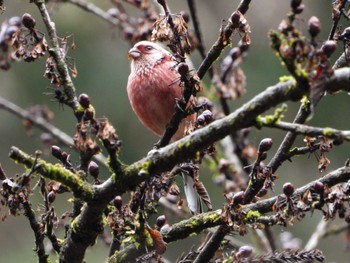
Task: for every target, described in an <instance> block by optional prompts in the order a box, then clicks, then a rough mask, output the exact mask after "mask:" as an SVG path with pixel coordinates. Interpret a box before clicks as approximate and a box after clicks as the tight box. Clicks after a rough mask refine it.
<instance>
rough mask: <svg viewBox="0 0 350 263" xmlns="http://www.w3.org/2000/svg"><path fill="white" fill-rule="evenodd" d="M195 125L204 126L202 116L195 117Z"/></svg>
mask: <svg viewBox="0 0 350 263" xmlns="http://www.w3.org/2000/svg"><path fill="white" fill-rule="evenodd" d="M197 123H198V125H204V124H205V118H204V116H203V115H199V116H198V117H197Z"/></svg>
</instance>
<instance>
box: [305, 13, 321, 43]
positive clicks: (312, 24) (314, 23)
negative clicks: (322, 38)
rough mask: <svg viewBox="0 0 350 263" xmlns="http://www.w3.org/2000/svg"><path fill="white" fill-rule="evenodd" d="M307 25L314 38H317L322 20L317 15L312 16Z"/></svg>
mask: <svg viewBox="0 0 350 263" xmlns="http://www.w3.org/2000/svg"><path fill="white" fill-rule="evenodd" d="M307 25H308V30H309V33H310V36H311V37H312V38H315V37H316V36H317V35H318V34H319V33H320V32H321V22H320V20H319V19H318V18H317V17H316V16H312V17H310V19H309V22H308V23H307Z"/></svg>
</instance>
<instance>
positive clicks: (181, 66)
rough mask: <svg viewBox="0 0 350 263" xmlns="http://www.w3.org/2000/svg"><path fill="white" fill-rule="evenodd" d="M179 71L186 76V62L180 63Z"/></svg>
mask: <svg viewBox="0 0 350 263" xmlns="http://www.w3.org/2000/svg"><path fill="white" fill-rule="evenodd" d="M177 71H178V72H179V74H180V75H181V76H186V75H187V73H188V65H187V64H186V63H184V62H181V63H180V64H179V67H178V69H177Z"/></svg>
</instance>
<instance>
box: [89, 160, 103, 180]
mask: <svg viewBox="0 0 350 263" xmlns="http://www.w3.org/2000/svg"><path fill="white" fill-rule="evenodd" d="M88 171H89V174H90V175H91V176H92V177H94V178H97V177H98V175H99V173H100V169H99V167H98V164H97V163H95V162H94V161H91V162H90V163H89V166H88Z"/></svg>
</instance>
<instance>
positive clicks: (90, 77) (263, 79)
mask: <svg viewBox="0 0 350 263" xmlns="http://www.w3.org/2000/svg"><path fill="white" fill-rule="evenodd" d="M91 2H94V3H95V4H97V5H98V6H100V7H101V8H102V9H104V10H107V9H109V8H110V7H112V5H111V3H110V1H91ZM196 3H197V7H198V16H199V19H200V23H201V28H202V34H203V39H204V42H205V46H206V47H207V48H209V47H210V46H211V45H212V44H213V43H214V41H215V40H216V39H217V36H218V29H219V28H220V25H221V23H222V21H223V20H226V19H227V18H228V17H229V16H230V14H231V13H232V12H233V10H235V8H236V7H237V5H238V3H239V1H232V0H230V1H228V0H218V1H211V0H201V1H198V0H197V1H196ZM304 3H305V11H304V12H303V13H302V14H301V16H300V19H299V21H298V22H297V23H298V26H299V28H300V29H301V30H302V31H303V32H305V34H306V35H307V21H308V19H309V18H310V17H311V16H312V15H314V16H317V17H319V19H320V20H321V23H322V32H321V34H320V36H319V37H318V39H319V41H320V42H322V40H325V39H326V38H327V35H328V33H329V30H330V28H331V26H332V19H331V1H318V0H308V1H304ZM168 4H169V6H170V7H171V10H172V12H173V13H178V12H180V11H182V10H187V5H186V1H174V0H168ZM5 6H6V10H5V11H4V12H3V13H2V14H0V21H4V20H6V19H9V18H10V17H12V16H22V14H23V13H30V14H31V15H32V16H33V17H34V18H35V19H36V21H37V23H38V26H37V28H39V29H40V30H41V31H42V32H44V33H46V31H45V27H44V25H43V24H42V22H41V17H40V14H39V12H38V10H37V8H36V7H35V5H34V4H30V3H29V1H20V0H12V1H5ZM48 6H49V8H50V12H51V14H52V19H53V20H54V21H55V23H56V27H57V30H58V34H59V36H62V37H63V36H65V35H71V34H72V35H73V36H74V41H75V44H76V50H74V51H70V52H69V56H70V57H71V58H72V59H74V62H75V64H76V66H77V70H78V76H77V78H75V79H74V83H75V86H76V88H77V93H78V94H80V93H86V94H88V95H89V96H90V98H91V101H92V103H93V105H94V106H95V108H96V112H97V116H98V117H107V118H109V119H110V120H111V121H112V123H113V125H114V127H115V128H116V129H117V133H118V135H119V137H120V139H121V140H122V142H123V148H122V151H121V154H120V158H121V160H122V161H123V162H125V163H127V164H128V163H132V162H134V161H137V160H139V159H140V158H142V157H144V156H145V155H146V154H147V152H148V151H149V150H150V149H151V148H152V146H153V144H154V143H155V142H156V141H157V139H158V138H157V137H156V136H154V135H153V134H151V133H150V132H149V131H148V130H146V129H145V128H144V127H143V126H142V125H141V124H140V122H139V121H138V120H137V118H136V116H135V115H134V113H133V112H132V109H131V107H130V105H129V101H128V98H127V94H126V84H127V77H128V75H129V61H128V60H127V51H128V50H129V48H130V46H129V45H128V44H127V43H126V42H125V41H123V37H122V35H121V34H122V33H121V32H119V31H118V29H117V28H114V27H112V26H111V25H109V24H107V23H106V22H105V21H103V20H101V19H100V18H98V17H96V16H94V15H92V14H90V13H87V12H85V11H83V10H81V9H79V8H77V7H76V6H74V5H71V4H69V3H63V4H55V3H49V4H48ZM127 10H128V11H129V12H131V14H134V15H136V16H137V15H138V11H137V10H136V9H134V8H132V7H130V6H129V7H128V8H127ZM289 10H290V1H280V0H268V1H267V0H265V1H264V0H261V1H252V3H251V7H250V9H249V11H248V13H247V15H246V17H247V19H248V22H249V24H250V26H251V31H252V32H251V39H252V44H251V46H250V50H249V54H248V56H247V57H246V59H245V61H244V63H243V66H242V67H243V69H244V71H245V74H246V77H247V91H246V93H245V94H244V96H243V97H242V98H241V99H239V100H237V101H234V102H232V103H231V109H232V110H234V109H236V108H238V107H239V106H241V105H242V104H243V103H244V102H246V101H248V100H249V99H251V98H252V97H253V96H254V95H255V94H257V93H259V92H261V91H263V90H264V89H266V88H267V87H268V86H270V85H274V84H275V83H277V82H278V81H279V77H280V76H283V75H286V74H287V72H286V70H285V69H284V68H283V66H281V63H280V61H279V60H278V59H277V58H276V56H275V55H274V54H273V52H272V51H271V49H270V47H269V40H268V37H267V34H268V31H269V30H270V29H277V27H278V25H279V23H280V22H281V20H282V19H284V18H285V16H286V14H287V13H288V12H289ZM348 24H349V22H347V21H344V20H341V25H342V28H345V27H347V26H348ZM190 27H191V25H190ZM236 39H239V38H238V37H235V38H234V43H236V42H237V40H236ZM342 51H343V47H342V46H341V45H340V46H338V52H339V53H340V52H342ZM227 52H228V50H225V54H226V53H227ZM333 57H336V55H335V56H333ZM192 60H193V63H194V65H195V67H198V65H199V63H200V57H199V55H198V54H197V53H196V52H195V53H194V54H193V55H192ZM44 69H45V59H44V58H43V59H40V60H38V61H36V62H33V63H25V62H19V63H13V64H12V66H11V69H10V70H9V71H0V95H1V96H2V97H4V98H6V99H7V100H9V101H12V102H13V103H15V104H17V105H19V106H21V107H23V108H28V107H30V106H33V105H36V104H45V105H47V106H48V107H49V108H50V110H51V111H53V112H54V114H55V117H54V120H53V124H54V125H55V126H57V127H59V128H60V129H62V130H63V131H65V132H66V133H68V134H70V135H73V133H74V127H75V118H74V116H73V114H72V113H71V110H70V109H69V108H67V107H61V106H60V105H59V104H58V103H57V102H55V101H52V100H51V97H49V96H47V95H46V93H48V92H50V85H49V81H48V80H47V79H45V78H44V77H43V74H44ZM205 81H206V82H205V83H204V84H205V85H207V86H210V83H209V82H208V80H205ZM349 100H350V97H349V96H348V95H347V94H337V95H336V96H326V97H325V98H324V99H322V100H321V102H320V103H319V105H318V107H317V110H316V113H315V116H314V118H313V119H312V120H311V121H310V122H309V123H310V125H312V124H313V125H316V126H319V127H326V126H327V127H333V128H337V129H349V120H348V119H347V118H346V117H345V116H350V107H349ZM297 109H298V103H289V104H288V112H287V113H286V114H285V120H286V121H292V119H293V117H294V115H295V113H296V110H297ZM344 117H345V118H344ZM0 123H1V126H0V162H1V164H2V166H3V168H4V169H5V171H6V172H7V174H8V175H9V176H12V175H13V174H16V173H23V172H24V170H23V168H22V167H21V166H17V165H15V164H14V163H13V162H12V161H11V160H10V159H8V153H9V150H10V147H11V146H17V147H19V148H20V149H22V150H24V151H25V152H28V153H34V151H35V150H37V149H40V150H42V151H43V152H44V155H43V158H45V159H47V160H49V161H50V160H51V161H54V160H53V159H52V158H51V157H50V155H49V154H48V152H49V151H48V148H47V146H46V145H45V144H44V143H43V142H42V141H41V139H40V135H41V131H40V130H38V129H35V128H34V129H33V134H32V136H28V135H27V133H26V131H25V129H24V127H23V124H22V120H20V119H18V118H17V117H14V116H13V115H11V114H10V113H8V112H6V111H4V110H0ZM283 135H284V133H283V132H280V131H277V130H272V129H266V128H264V129H262V130H254V131H253V132H252V134H251V136H250V139H251V140H252V142H254V143H255V145H258V143H259V142H260V140H261V139H262V138H264V137H267V136H268V137H271V138H273V140H274V148H273V149H272V150H271V151H270V152H269V153H270V155H271V154H272V153H273V152H274V150H276V149H277V147H278V145H279V143H280V142H281V140H282V138H283ZM296 143H297V145H298V146H301V145H304V143H303V138H302V137H298V139H297V142H296ZM63 148H64V147H63ZM64 149H65V150H66V151H68V152H70V153H71V154H72V158H71V160H72V161H73V162H74V161H76V162H78V158H77V156H76V155H75V153H74V150H73V149H69V148H64ZM327 156H328V158H329V159H330V160H331V162H332V163H331V165H330V166H329V167H328V168H327V171H326V172H329V171H331V170H332V169H336V168H337V167H339V166H342V165H343V164H344V163H345V161H346V159H347V158H348V157H349V146H348V145H347V144H343V145H341V146H339V147H336V148H335V149H333V151H332V152H331V153H330V154H329V155H327ZM269 157H271V156H269ZM269 157H268V158H269ZM268 160H269V159H268ZM202 170H203V172H202V173H201V180H202V181H203V182H204V184H205V186H206V187H207V190H208V191H209V193H210V194H211V198H212V201H213V205H214V209H218V208H220V207H221V206H222V204H223V203H224V198H223V195H222V189H221V187H218V186H216V185H214V184H213V183H212V178H211V177H212V176H213V175H212V174H210V172H209V171H208V169H207V168H206V167H203V168H202ZM106 174H108V173H106ZM278 175H279V176H280V177H281V179H280V180H278V181H277V182H276V186H275V193H276V194H279V193H281V191H282V189H281V185H283V183H285V182H287V181H291V182H293V184H294V185H295V187H299V186H301V185H303V184H305V183H306V182H309V181H312V180H315V179H317V178H318V177H319V176H322V175H321V174H320V173H319V172H318V170H317V160H316V158H315V156H314V155H310V156H301V157H299V158H294V159H293V163H285V164H284V165H283V166H282V167H281V168H280V169H279V170H278ZM103 179H106V177H105V178H103ZM67 198H68V197H67ZM67 198H66V196H62V197H61V196H60V199H61V200H63V201H64V202H62V203H60V202H58V203H57V205H56V211H57V213H58V214H59V215H60V214H62V213H63V212H65V211H67V210H69V209H70V205H69V204H67V203H66V202H65V200H66V199H67ZM38 200H40V199H38ZM36 201H37V200H36V197H35V196H33V200H32V202H33V204H34V206H33V208H34V209H37V208H38V207H39V205H38V203H37V202H36ZM0 209H1V210H0V212H1V214H2V215H3V214H4V213H7V212H8V211H7V210H6V209H4V208H0ZM320 218H321V213H320V212H319V211H316V212H315V213H314V214H313V216H311V215H310V214H307V216H306V218H305V219H304V220H303V221H302V222H296V223H295V225H294V226H293V227H291V226H288V227H287V228H282V227H279V226H276V227H274V228H273V231H274V232H275V233H276V235H278V234H280V233H283V232H285V231H290V232H292V233H293V235H295V236H296V237H298V238H300V241H301V242H302V244H303V245H305V243H306V242H307V240H308V238H309V237H310V235H311V233H312V232H313V231H314V229H315V226H316V224H317V223H318V221H319V219H320ZM170 223H171V222H170ZM197 238H198V237H197ZM343 239H344V234H340V235H338V236H334V237H331V238H327V239H325V240H322V241H321V242H320V244H319V246H318V248H319V249H321V250H323V251H324V253H325V255H326V262H347V260H346V259H347V258H349V253H348V252H347V250H346V249H345V246H344V244H345V243H344V240H343ZM33 240H34V237H33V233H32V232H31V230H30V228H29V225H28V221H27V220H26V219H25V218H24V217H23V216H19V217H11V216H9V217H8V219H7V220H5V221H4V222H0V246H1V261H2V262H9V263H10V262H36V261H37V258H36V256H35V254H34V252H33V248H34V242H33ZM242 241H244V242H252V240H251V239H249V236H248V237H247V238H244V239H242ZM188 242H189V243H186V242H175V243H172V244H169V246H168V251H169V252H167V255H166V256H167V257H168V258H170V259H172V260H175V259H176V258H177V257H178V256H179V254H180V252H182V251H185V252H186V251H188V250H189V248H190V247H191V245H189V244H192V242H195V240H194V239H192V238H191V239H189V240H188ZM174 250H175V253H174ZM107 251H108V248H107V247H106V246H105V245H104V244H102V242H98V243H97V245H95V246H94V247H92V248H91V249H90V250H89V251H88V255H87V259H88V261H87V262H103V261H104V259H105V257H106V255H107Z"/></svg>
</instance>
